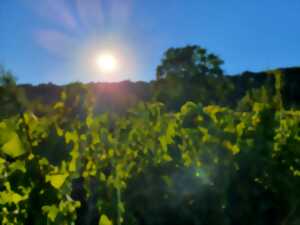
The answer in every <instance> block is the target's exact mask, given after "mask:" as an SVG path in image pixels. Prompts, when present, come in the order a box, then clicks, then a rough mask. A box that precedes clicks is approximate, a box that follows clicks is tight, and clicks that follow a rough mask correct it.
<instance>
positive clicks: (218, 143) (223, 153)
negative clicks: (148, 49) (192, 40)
mask: <svg viewBox="0 0 300 225" xmlns="http://www.w3.org/2000/svg"><path fill="white" fill-rule="evenodd" d="M275 99H276V101H275V102H276V104H271V103H270V104H266V103H259V102H255V103H253V105H252V108H251V110H249V111H238V110H233V109H231V108H228V107H221V106H217V105H209V106H203V105H202V104H200V103H199V104H196V103H193V102H187V103H185V104H184V105H183V106H182V107H181V109H180V110H179V111H177V112H168V111H166V110H165V107H164V105H163V104H161V103H140V104H139V105H138V106H136V107H135V108H134V109H132V110H130V111H128V113H127V114H126V115H122V116H117V115H112V114H101V115H94V113H93V110H92V107H89V106H88V105H87V104H86V107H85V110H84V111H82V112H80V113H78V114H72V108H71V107H70V106H69V105H70V102H68V101H69V96H68V93H66V92H63V93H62V95H61V100H60V101H59V102H57V103H56V104H55V105H53V107H52V111H51V112H50V113H48V114H47V115H43V116H38V115H35V114H33V113H32V112H30V111H29V110H25V111H22V112H21V113H19V114H18V115H16V116H13V117H10V118H5V119H3V120H2V121H0V146H1V152H0V180H1V182H0V221H1V224H3V225H12V224H47V225H50V224H61V225H63V224H66V225H67V224H99V225H111V224H116V225H120V224H128V225H129V224H241V223H242V222H241V221H242V220H243V221H244V222H243V224H267V223H266V222H269V224H282V225H284V224H286V225H288V224H299V223H297V220H296V219H297V212H299V196H300V189H299V185H300V179H299V176H300V149H299V145H300V129H299V123H300V111H296V110H285V109H284V108H283V106H282V104H281V101H280V94H277V96H275ZM77 100H78V101H79V102H80V101H81V100H80V97H78V98H77ZM157 187H159V188H158V189H159V190H156V189H155V188H157ZM150 203H152V204H150ZM151 205H152V206H151ZM153 205H154V206H153ZM177 210H179V211H177ZM174 212H175V213H174ZM160 213H162V214H164V216H162V215H160ZM176 214H177V215H176ZM166 215H168V216H166ZM253 215H254V216H253ZM298 215H299V214H298ZM246 219H247V220H246ZM298 219H299V217H298ZM270 222H271V223H270ZM298 222H299V220H298Z"/></svg>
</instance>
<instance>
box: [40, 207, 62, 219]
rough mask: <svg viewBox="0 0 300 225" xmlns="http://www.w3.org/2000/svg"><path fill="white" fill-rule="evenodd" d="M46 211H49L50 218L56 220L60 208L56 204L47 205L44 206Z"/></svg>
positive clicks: (43, 208)
mask: <svg viewBox="0 0 300 225" xmlns="http://www.w3.org/2000/svg"><path fill="white" fill-rule="evenodd" d="M42 210H43V212H44V213H47V216H48V218H49V219H50V220H51V221H52V222H54V221H55V219H56V216H57V214H58V213H59V208H58V207H57V206H56V205H45V206H43V207H42Z"/></svg>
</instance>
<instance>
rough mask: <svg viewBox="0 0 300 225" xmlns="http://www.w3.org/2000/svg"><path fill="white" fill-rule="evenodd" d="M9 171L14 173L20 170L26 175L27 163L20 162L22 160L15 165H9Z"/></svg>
mask: <svg viewBox="0 0 300 225" xmlns="http://www.w3.org/2000/svg"><path fill="white" fill-rule="evenodd" d="M9 169H10V170H11V171H12V172H14V171H16V170H20V171H21V172H23V173H25V172H26V167H25V162H24V161H20V160H17V161H16V162H14V163H11V164H10V165H9Z"/></svg>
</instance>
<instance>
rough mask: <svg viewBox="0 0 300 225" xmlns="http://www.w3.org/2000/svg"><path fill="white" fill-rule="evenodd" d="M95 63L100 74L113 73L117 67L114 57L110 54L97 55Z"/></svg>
mask: <svg viewBox="0 0 300 225" xmlns="http://www.w3.org/2000/svg"><path fill="white" fill-rule="evenodd" d="M96 63H97V66H98V68H99V69H100V70H101V72H105V73H111V72H115V71H116V70H117V67H118V61H117V59H116V57H115V56H114V55H112V54H110V53H104V54H101V55H98V56H97V59H96Z"/></svg>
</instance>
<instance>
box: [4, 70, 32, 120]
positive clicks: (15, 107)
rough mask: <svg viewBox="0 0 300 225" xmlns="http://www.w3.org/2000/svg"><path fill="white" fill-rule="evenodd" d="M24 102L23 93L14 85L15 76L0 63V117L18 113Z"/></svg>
mask: <svg viewBox="0 0 300 225" xmlns="http://www.w3.org/2000/svg"><path fill="white" fill-rule="evenodd" d="M25 103H26V99H25V95H24V93H23V92H22V89H21V88H18V86H17V85H16V78H15V77H14V75H13V74H12V73H11V72H10V71H8V70H6V69H5V68H4V67H3V66H1V65H0V105H1V111H0V118H3V117H8V116H12V115H15V114H18V113H19V112H20V111H22V109H23V108H24V106H25Z"/></svg>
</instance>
